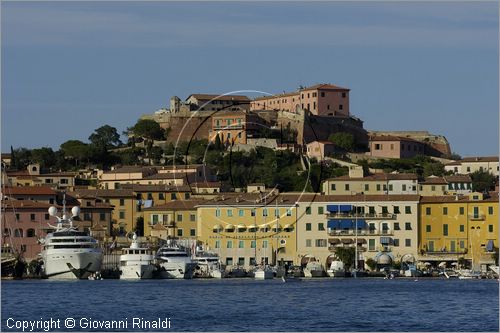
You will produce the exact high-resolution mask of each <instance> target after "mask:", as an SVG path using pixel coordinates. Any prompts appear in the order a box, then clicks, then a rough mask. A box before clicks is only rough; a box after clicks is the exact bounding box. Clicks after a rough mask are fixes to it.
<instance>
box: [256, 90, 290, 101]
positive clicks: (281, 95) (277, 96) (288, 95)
mask: <svg viewBox="0 0 500 333" xmlns="http://www.w3.org/2000/svg"><path fill="white" fill-rule="evenodd" d="M298 94H299V92H298V91H295V92H289V93H283V94H278V95H268V96H260V97H256V98H254V101H258V100H268V99H275V98H283V97H290V96H296V95H298Z"/></svg>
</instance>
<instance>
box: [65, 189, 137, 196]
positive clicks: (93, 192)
mask: <svg viewBox="0 0 500 333" xmlns="http://www.w3.org/2000/svg"><path fill="white" fill-rule="evenodd" d="M72 194H73V195H75V196H77V197H80V198H85V197H101V198H122V197H132V198H133V197H135V195H134V191H132V189H116V190H107V189H75V190H74V191H73V192H72Z"/></svg>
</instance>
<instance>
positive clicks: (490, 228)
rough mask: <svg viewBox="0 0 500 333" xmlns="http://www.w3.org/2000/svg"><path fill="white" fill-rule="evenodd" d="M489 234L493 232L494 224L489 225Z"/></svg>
mask: <svg viewBox="0 0 500 333" xmlns="http://www.w3.org/2000/svg"><path fill="white" fill-rule="evenodd" d="M488 232H493V224H488Z"/></svg>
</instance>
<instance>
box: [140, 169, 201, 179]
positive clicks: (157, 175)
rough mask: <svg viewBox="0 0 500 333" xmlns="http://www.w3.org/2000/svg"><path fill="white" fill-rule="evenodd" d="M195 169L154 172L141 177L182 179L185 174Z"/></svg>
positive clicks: (189, 173)
mask: <svg viewBox="0 0 500 333" xmlns="http://www.w3.org/2000/svg"><path fill="white" fill-rule="evenodd" d="M193 173H195V171H188V172H187V171H179V172H169V173H155V174H154V175H150V176H147V177H144V178H143V179H183V178H184V177H186V175H192V174H193Z"/></svg>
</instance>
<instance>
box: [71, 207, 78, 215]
mask: <svg viewBox="0 0 500 333" xmlns="http://www.w3.org/2000/svg"><path fill="white" fill-rule="evenodd" d="M71 214H73V216H78V215H80V207H78V206H75V207H73V208H71Z"/></svg>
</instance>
